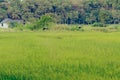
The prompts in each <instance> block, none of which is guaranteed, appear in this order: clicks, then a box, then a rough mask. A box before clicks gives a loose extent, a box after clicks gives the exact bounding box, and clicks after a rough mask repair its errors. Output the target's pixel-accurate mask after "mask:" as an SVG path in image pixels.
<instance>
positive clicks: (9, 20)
mask: <svg viewBox="0 0 120 80" xmlns="http://www.w3.org/2000/svg"><path fill="white" fill-rule="evenodd" d="M10 22H17V23H23V20H12V19H9V18H6V19H4V20H3V21H1V23H10Z"/></svg>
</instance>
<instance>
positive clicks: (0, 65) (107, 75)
mask: <svg viewBox="0 0 120 80" xmlns="http://www.w3.org/2000/svg"><path fill="white" fill-rule="evenodd" d="M0 80H120V32H111V33H105V32H77V31H76V32H74V31H73V32H72V31H63V32H62V31H61V32H57V31H56V32H55V31H54V32H51V31H45V32H0Z"/></svg>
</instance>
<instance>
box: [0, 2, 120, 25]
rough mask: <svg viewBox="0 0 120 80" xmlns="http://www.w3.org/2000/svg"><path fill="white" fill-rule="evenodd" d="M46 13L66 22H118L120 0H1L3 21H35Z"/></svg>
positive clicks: (58, 20) (63, 22) (1, 18)
mask: <svg viewBox="0 0 120 80" xmlns="http://www.w3.org/2000/svg"><path fill="white" fill-rule="evenodd" d="M44 14H47V15H50V16H51V17H54V19H56V20H54V21H55V22H56V23H62V24H65V23H66V24H93V23H95V22H96V23H105V24H118V23H120V0H22V1H21V0H0V21H1V20H3V19H5V18H11V19H22V20H26V21H29V22H33V21H36V20H37V19H38V18H39V17H40V16H42V15H44Z"/></svg>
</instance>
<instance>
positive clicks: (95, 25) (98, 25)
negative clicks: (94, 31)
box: [92, 23, 107, 27]
mask: <svg viewBox="0 0 120 80" xmlns="http://www.w3.org/2000/svg"><path fill="white" fill-rule="evenodd" d="M92 26H93V27H106V26H107V25H106V24H104V23H94V24H93V25H92Z"/></svg>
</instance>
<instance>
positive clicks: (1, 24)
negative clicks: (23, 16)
mask: <svg viewBox="0 0 120 80" xmlns="http://www.w3.org/2000/svg"><path fill="white" fill-rule="evenodd" d="M14 22H15V23H22V24H23V23H24V21H23V20H12V19H9V18H7V19H4V20H3V21H1V22H0V28H8V27H9V23H14Z"/></svg>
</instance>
